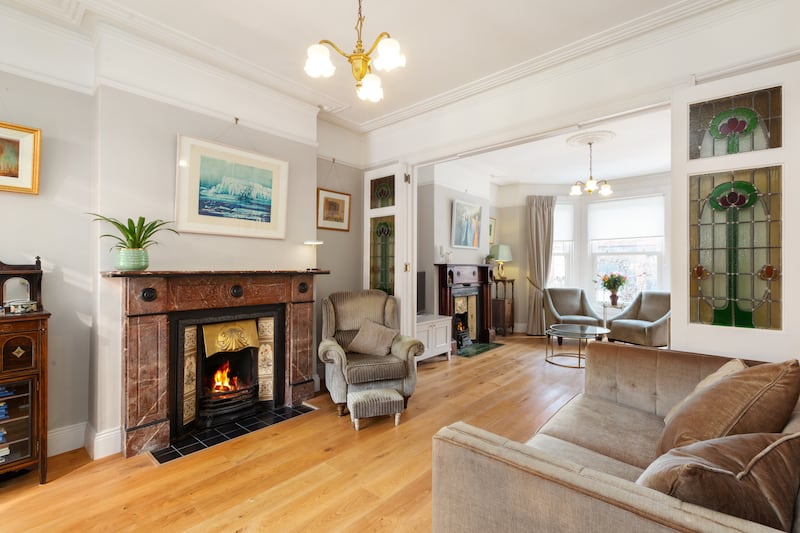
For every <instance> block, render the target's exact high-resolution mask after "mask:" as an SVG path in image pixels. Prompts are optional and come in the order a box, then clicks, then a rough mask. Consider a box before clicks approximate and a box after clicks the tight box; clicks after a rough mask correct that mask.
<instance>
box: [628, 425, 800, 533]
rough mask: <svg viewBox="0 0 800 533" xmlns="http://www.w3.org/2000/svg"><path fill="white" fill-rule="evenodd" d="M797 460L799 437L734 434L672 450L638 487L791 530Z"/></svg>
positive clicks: (799, 476)
mask: <svg viewBox="0 0 800 533" xmlns="http://www.w3.org/2000/svg"><path fill="white" fill-rule="evenodd" d="M798 456H800V433H795V434H792V435H784V434H768V433H750V434H746V435H732V436H729V437H723V438H719V439H712V440H707V441H702V442H697V443H694V444H690V445H688V446H683V447H680V448H675V449H673V450H670V451H669V452H668V453H666V454H664V455H662V456H661V457H659V458H658V459H656V460H655V461H653V463H652V464H651V465H650V466H649V467H647V469H646V470H645V471H644V472H643V473H642V475H641V476H640V477H639V479H638V480H637V483H639V484H641V485H644V486H646V487H650V488H653V489H656V490H658V491H660V492H663V493H665V494H668V495H670V496H674V497H676V498H678V499H679V500H683V501H685V502H689V503H694V504H697V505H702V506H703V507H707V508H710V509H714V510H716V511H720V512H723V513H726V514H730V515H733V516H739V517H741V518H744V519H747V520H752V521H754V522H759V523H761V524H765V525H767V526H770V527H774V528H778V529H783V530H784V531H789V530H790V528H791V526H792V520H793V516H794V506H795V498H796V496H797V491H798V486H800V461H798Z"/></svg>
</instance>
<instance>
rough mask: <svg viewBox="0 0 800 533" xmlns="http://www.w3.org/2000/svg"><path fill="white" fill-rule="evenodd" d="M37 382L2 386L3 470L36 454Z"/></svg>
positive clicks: (0, 440) (0, 449)
mask: <svg viewBox="0 0 800 533" xmlns="http://www.w3.org/2000/svg"><path fill="white" fill-rule="evenodd" d="M33 401H34V400H33V379H25V380H22V381H15V382H8V383H0V466H2V465H5V464H8V463H11V462H14V461H18V460H20V459H27V458H29V457H31V455H32V453H33V449H32V445H31V443H32V441H33V439H32V437H33V417H32V416H31V412H32V411H31V409H32V408H33V404H32V402H33Z"/></svg>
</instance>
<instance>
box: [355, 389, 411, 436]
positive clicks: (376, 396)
mask: <svg viewBox="0 0 800 533" xmlns="http://www.w3.org/2000/svg"><path fill="white" fill-rule="evenodd" d="M403 403H404V402H403V396H402V395H401V394H400V393H399V392H397V391H396V390H394V389H371V390H362V391H357V392H348V393H347V410H348V411H350V419H351V420H352V421H353V425H354V426H355V428H356V431H358V430H359V424H358V421H359V420H360V419H362V418H369V417H372V416H383V415H392V414H393V415H394V425H395V426H396V425H398V424H400V413H402V412H403Z"/></svg>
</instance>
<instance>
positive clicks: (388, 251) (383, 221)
mask: <svg viewBox="0 0 800 533" xmlns="http://www.w3.org/2000/svg"><path fill="white" fill-rule="evenodd" d="M394 256H395V225H394V216H385V217H376V218H371V219H370V231H369V288H370V289H380V290H382V291H384V292H385V293H387V294H390V295H393V294H394Z"/></svg>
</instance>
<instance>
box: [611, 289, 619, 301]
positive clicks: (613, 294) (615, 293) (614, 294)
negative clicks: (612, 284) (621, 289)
mask: <svg viewBox="0 0 800 533" xmlns="http://www.w3.org/2000/svg"><path fill="white" fill-rule="evenodd" d="M617 298H619V296H617V291H613V290H612V291H611V305H617Z"/></svg>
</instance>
